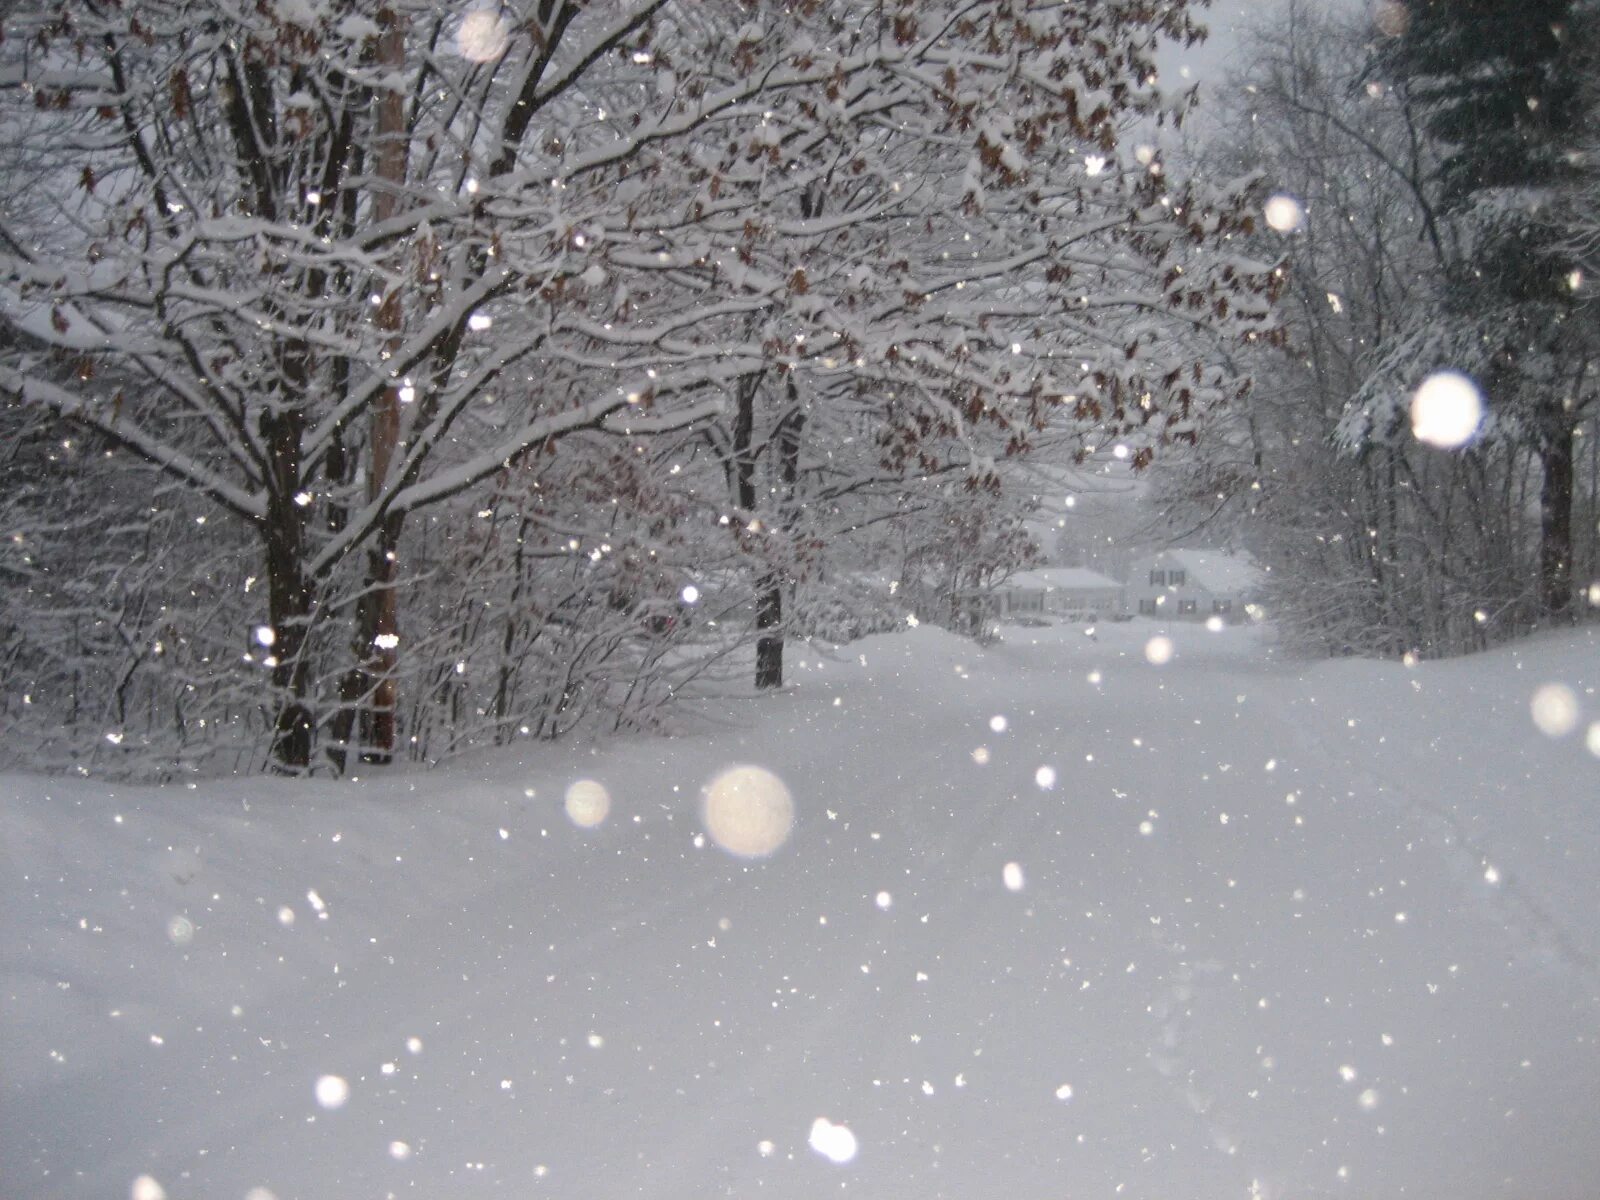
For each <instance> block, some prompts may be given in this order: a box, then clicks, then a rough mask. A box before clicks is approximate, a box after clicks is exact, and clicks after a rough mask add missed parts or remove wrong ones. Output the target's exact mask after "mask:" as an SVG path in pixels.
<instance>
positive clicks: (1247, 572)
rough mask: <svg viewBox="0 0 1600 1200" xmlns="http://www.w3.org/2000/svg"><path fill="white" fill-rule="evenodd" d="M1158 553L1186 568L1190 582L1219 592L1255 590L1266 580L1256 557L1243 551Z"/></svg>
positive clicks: (1169, 563)
mask: <svg viewBox="0 0 1600 1200" xmlns="http://www.w3.org/2000/svg"><path fill="white" fill-rule="evenodd" d="M1161 557H1163V558H1164V559H1166V562H1167V565H1168V566H1169V567H1171V566H1177V567H1181V568H1182V569H1183V570H1185V571H1187V572H1188V573H1189V580H1190V582H1192V583H1197V584H1199V585H1200V586H1201V587H1203V588H1205V589H1206V590H1207V591H1209V592H1215V593H1217V594H1219V595H1220V594H1235V595H1237V594H1239V593H1243V592H1251V591H1255V590H1257V589H1258V588H1260V587H1262V586H1263V585H1264V584H1265V583H1266V575H1265V574H1264V573H1263V572H1262V570H1261V568H1260V567H1259V566H1257V565H1256V562H1255V560H1254V559H1252V558H1250V557H1249V556H1248V555H1244V554H1229V553H1227V552H1225V551H1222V550H1167V551H1165V552H1164V553H1163V554H1162V555H1161Z"/></svg>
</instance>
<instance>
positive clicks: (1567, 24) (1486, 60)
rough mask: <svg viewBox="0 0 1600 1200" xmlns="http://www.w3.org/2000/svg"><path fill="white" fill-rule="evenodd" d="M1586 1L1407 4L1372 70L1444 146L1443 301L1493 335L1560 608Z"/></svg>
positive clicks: (1505, 402)
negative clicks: (1535, 467) (1453, 233)
mask: <svg viewBox="0 0 1600 1200" xmlns="http://www.w3.org/2000/svg"><path fill="white" fill-rule="evenodd" d="M1583 8H1584V6H1583V5H1582V4H1580V3H1576V2H1575V0H1412V3H1410V4H1408V5H1407V6H1406V8H1405V9H1404V15H1403V17H1402V16H1398V15H1397V16H1396V17H1395V19H1394V21H1393V22H1390V23H1388V24H1389V25H1390V29H1391V31H1392V32H1394V33H1395V34H1396V36H1393V37H1392V38H1390V39H1389V40H1388V41H1387V42H1385V43H1383V44H1382V45H1381V46H1380V48H1379V51H1378V57H1377V70H1378V73H1379V74H1381V75H1382V76H1384V77H1386V78H1388V79H1390V80H1393V81H1395V82H1396V83H1398V84H1399V85H1401V86H1403V87H1405V88H1407V89H1408V90H1409V92H1410V95H1411V98H1412V99H1413V100H1414V101H1415V102H1416V103H1418V104H1419V105H1420V106H1421V107H1422V108H1423V110H1424V112H1425V113H1426V114H1427V116H1426V119H1425V128H1426V130H1427V132H1428V133H1429V134H1431V135H1432V137H1433V138H1435V139H1436V140H1437V141H1438V142H1439V143H1441V144H1442V147H1443V156H1442V161H1441V163H1440V165H1439V167H1438V170H1437V182H1438V183H1439V184H1440V189H1441V197H1442V203H1443V205H1444V207H1445V208H1446V209H1447V210H1450V211H1454V212H1457V213H1460V214H1463V215H1465V216H1467V217H1468V218H1469V221H1468V224H1469V226H1470V227H1471V228H1472V229H1473V230H1474V231H1475V236H1474V239H1473V244H1472V246H1471V249H1470V252H1469V253H1468V254H1467V255H1466V256H1465V257H1464V258H1463V259H1462V260H1461V262H1460V264H1459V269H1458V270H1457V272H1456V273H1455V278H1453V279H1452V280H1451V286H1450V289H1449V292H1448V298H1447V304H1448V305H1449V306H1450V307H1452V308H1454V309H1456V310H1457V311H1458V312H1461V311H1464V312H1465V313H1467V314H1472V315H1475V316H1477V317H1479V318H1482V317H1485V316H1490V317H1492V318H1493V319H1494V320H1493V323H1494V324H1495V325H1496V327H1497V328H1498V329H1499V330H1501V331H1502V336H1501V337H1498V338H1497V339H1495V340H1496V342H1497V343H1498V344H1496V345H1494V346H1489V347H1485V349H1486V350H1487V357H1486V359H1485V361H1486V362H1487V364H1488V367H1487V370H1486V371H1485V372H1484V375H1485V378H1484V380H1483V382H1484V383H1485V384H1486V385H1487V386H1488V387H1489V389H1490V392H1491V398H1492V400H1493V401H1494V402H1495V403H1496V405H1497V407H1499V408H1500V409H1501V412H1502V418H1503V419H1506V420H1508V421H1509V422H1510V423H1512V424H1513V425H1514V426H1515V427H1516V428H1517V430H1518V432H1519V434H1520V435H1521V436H1522V437H1524V438H1525V439H1526V440H1527V443H1528V445H1529V446H1530V448H1531V449H1532V450H1533V452H1534V454H1535V455H1536V457H1537V458H1538V460H1539V464H1540V467H1541V469H1542V473H1543V481H1542V485H1541V489H1540V523H1541V530H1540V552H1539V575H1540V602H1541V606H1542V607H1543V609H1544V611H1545V612H1546V613H1547V614H1548V615H1549V616H1551V617H1557V618H1559V617H1563V616H1564V615H1565V614H1567V613H1568V611H1569V610H1570V608H1571V604H1572V594H1573V586H1572V583H1573V580H1572V553H1573V532H1572V507H1573V470H1574V469H1573V443H1574V431H1575V429H1576V427H1577V425H1578V424H1579V422H1580V420H1581V418H1582V413H1583V410H1584V408H1585V406H1586V404H1588V403H1592V390H1593V388H1592V381H1591V380H1590V374H1591V372H1590V368H1589V362H1590V359H1591V358H1592V355H1593V350H1594V339H1593V337H1592V336H1590V331H1588V330H1587V329H1585V328H1584V327H1583V325H1582V323H1580V322H1578V321H1575V320H1573V319H1572V315H1573V308H1572V300H1573V292H1574V291H1575V288H1576V284H1577V282H1578V281H1579V280H1580V278H1581V277H1580V276H1578V275H1575V274H1574V269H1575V268H1574V264H1573V257H1572V251H1571V246H1572V237H1571V231H1570V230H1569V229H1568V228H1567V227H1566V225H1565V223H1564V222H1563V219H1562V217H1561V215H1560V214H1561V213H1562V212H1563V211H1564V209H1563V206H1562V205H1561V204H1560V203H1559V200H1560V197H1561V196H1562V194H1563V193H1564V192H1566V191H1568V190H1570V189H1571V188H1572V187H1573V186H1574V185H1575V184H1577V183H1578V182H1579V179H1580V175H1581V172H1582V171H1583V169H1584V167H1583V159H1582V156H1581V154H1580V153H1579V152H1578V151H1579V140H1580V138H1581V136H1582V134H1583V131H1584V127H1585V124H1586V123H1585V121H1584V86H1583V84H1584V68H1583V64H1584V61H1585V59H1586V57H1587V55H1586V54H1585V49H1584V47H1585V44H1586V42H1587V41H1588V40H1589V39H1588V37H1587V36H1586V35H1585V34H1584V29H1585V27H1586V26H1587V24H1588V22H1587V20H1585V19H1584V12H1583Z"/></svg>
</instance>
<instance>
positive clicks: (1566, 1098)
mask: <svg viewBox="0 0 1600 1200" xmlns="http://www.w3.org/2000/svg"><path fill="white" fill-rule="evenodd" d="M1157 632H1158V630H1157V627H1155V626H1153V625H1149V624H1146V623H1143V622H1134V623H1132V624H1129V625H1121V626H1104V627H1102V628H1101V629H1099V630H1098V631H1097V640H1091V639H1090V638H1088V637H1086V636H1085V635H1084V632H1083V631H1082V630H1081V629H1046V630H1020V629H1019V630H1011V631H1009V632H1008V636H1007V640H1006V642H1005V643H1004V644H1002V645H999V646H995V647H990V648H986V649H985V648H978V647H974V646H972V645H970V644H967V643H964V642H961V641H958V640H956V639H954V638H952V637H949V636H948V635H945V634H942V633H940V632H938V631H934V630H929V629H927V628H923V629H918V630H913V631H909V632H907V633H906V634H904V635H901V636H894V637H880V638H875V639H872V640H869V641H867V642H864V643H861V644H860V645H858V646H852V647H850V648H848V650H847V651H845V652H843V654H842V656H841V657H840V658H839V659H828V660H824V659H821V658H819V657H818V655H817V654H815V653H802V654H801V655H800V658H801V659H802V660H803V661H802V662H800V663H793V662H792V663H791V668H792V676H793V679H794V686H793V687H792V688H791V689H790V690H789V691H788V692H786V693H784V694H782V695H779V696H774V697H770V698H767V699H764V700H762V701H760V702H759V703H756V704H747V705H745V706H744V707H743V708H742V709H740V710H736V711H735V710H730V712H729V714H728V720H727V721H726V722H718V723H708V725H707V728H706V731H705V732H702V733H696V734H686V735H685V736H682V737H679V738H675V739H670V740H662V739H656V740H650V739H638V740H630V741H626V742H622V743H616V744H610V745H605V746H601V747H598V748H594V749H588V748H585V747H582V746H576V745H564V746H558V747H555V748H550V747H545V746H531V747H529V748H528V749H527V752H526V754H525V756H523V758H522V759H521V760H520V761H519V760H518V759H517V758H516V757H505V756H502V757H495V758H490V759H485V760H483V761H481V762H478V763H474V764H465V765H456V766H453V767H450V768H448V769H444V770H440V771H437V772H434V773H431V774H410V775H398V776H389V777H385V778H381V779H374V780H371V781H363V782H359V783H355V784H342V785H341V784H313V785H295V784H291V783H287V782H283V781H278V780H271V779H239V780H231V781H225V782H218V783H206V784H201V785H198V786H191V787H183V786H179V787H174V788H171V789H164V790H155V789H137V788H125V787H116V788H112V787H108V786H105V785H101V784H96V783H92V782H86V781H69V780H55V779H51V780H43V779H35V778H28V777H20V776H9V777H0V802H3V804H0V855H3V858H0V1005H3V1008H0V1064H3V1065H0V1195H4V1196H5V1197H7V1198H8V1200H33V1198H35V1197H63V1198H65V1197H73V1198H77V1197H93V1198H99V1197H107V1198H115V1200H121V1198H123V1197H128V1196H130V1195H131V1196H134V1197H136V1198H138V1200H147V1198H148V1197H155V1196H158V1195H161V1194H163V1193H164V1194H165V1195H166V1196H167V1197H170V1198H171V1200H185V1198H193V1200H243V1198H245V1197H247V1196H248V1197H250V1200H264V1198H265V1197H266V1196H267V1195H269V1194H270V1195H271V1196H274V1197H277V1198H278V1200H293V1198H297V1197H298V1198H302V1200H356V1198H361V1197H375V1198H382V1197H387V1196H395V1197H410V1196H415V1197H425V1198H428V1200H434V1198H449V1200H456V1198H470V1197H518V1198H521V1197H535V1196H539V1195H548V1196H551V1197H561V1198H571V1200H588V1198H593V1200H621V1198H624V1197H648V1198H651V1200H670V1198H676V1197H684V1198H689V1197H695V1198H699V1197H709V1196H724V1195H726V1196H738V1197H754V1196H770V1197H776V1198H789V1197H793V1198H796V1200H799V1198H805V1200H812V1198H814V1197H818V1196H822V1195H829V1194H842V1195H846V1196H851V1195H854V1196H863V1197H873V1198H882V1200H928V1198H932V1197H962V1198H965V1197H971V1198H975V1200H989V1198H994V1197H1016V1198H1018V1200H1023V1198H1031V1197H1072V1198H1082V1197H1107V1198H1111V1197H1118V1196H1120V1197H1181V1198H1183V1200H1208V1198H1210V1197H1244V1196H1248V1195H1250V1194H1251V1192H1252V1189H1254V1190H1255V1191H1256V1192H1258V1193H1259V1194H1260V1195H1264V1196H1268V1197H1279V1198H1287V1197H1313V1196H1329V1197H1351V1198H1356V1197H1361V1198H1366V1197H1373V1198H1377V1197H1418V1198H1438V1200H1445V1198H1449V1200H1478V1198H1484V1200H1487V1198H1490V1197H1495V1198H1507V1200H1511V1198H1515V1200H1539V1198H1547V1200H1579V1198H1581V1197H1592V1196H1594V1195H1596V1194H1597V1189H1600V1124H1597V1121H1600V1117H1597V1113H1600V968H1597V963H1600V755H1597V752H1600V727H1592V726H1591V723H1594V722H1600V698H1597V696H1596V687H1597V685H1600V632H1597V631H1595V630H1593V629H1591V630H1589V631H1587V632H1579V633H1572V634H1566V635H1561V636H1550V637H1547V638H1545V639H1542V640H1538V641H1535V642H1532V643H1529V644H1527V645H1524V646H1522V647H1519V648H1516V649H1511V650H1504V651H1500V652H1497V653H1494V654H1490V655H1486V656H1482V657H1479V658H1475V659H1471V660H1463V661H1457V662H1448V663H1438V664H1431V663H1425V664H1422V665H1419V666H1415V667H1409V668H1408V667H1405V666H1402V665H1400V664H1373V663H1367V662H1356V661H1346V662H1337V663H1321V664H1314V665H1307V664H1303V663H1293V662H1288V661H1281V660H1275V659H1274V658H1273V657H1272V656H1271V654H1270V653H1269V644H1268V639H1267V638H1266V637H1265V636H1264V635H1263V634H1262V632H1261V631H1259V630H1251V629H1230V630H1227V631H1224V632H1221V633H1210V632H1207V631H1205V630H1204V629H1201V628H1198V627H1186V628H1176V629H1173V630H1171V631H1169V632H1170V635H1171V638H1172V640H1173V642H1174V648H1175V655H1174V656H1173V658H1172V660H1171V661H1170V662H1167V663H1165V664H1163V665H1156V664H1153V663H1151V662H1149V661H1147V658H1146V655H1145V647H1146V642H1147V640H1148V639H1149V638H1151V637H1152V635H1154V634H1156V633H1157ZM1548 684H1561V685H1564V686H1565V687H1566V688H1567V689H1569V691H1567V692H1559V691H1558V692H1548V691H1544V692H1541V691H1540V689H1541V688H1543V687H1544V686H1545V685H1548ZM1536 694H1538V695H1539V697H1540V700H1539V706H1538V707H1539V713H1538V717H1539V722H1541V723H1542V724H1543V725H1544V726H1545V728H1547V729H1550V730H1552V731H1554V732H1555V734H1557V736H1552V735H1551V734H1548V733H1546V732H1542V731H1541V729H1540V728H1539V727H1537V725H1536V722H1535V720H1534V714H1533V711H1532V709H1531V707H1530V705H1531V704H1532V702H1533V699H1534V697H1535V695H1536ZM1569 726H1570V727H1571V731H1570V732H1567V733H1565V734H1561V733H1560V731H1561V730H1562V729H1564V728H1567V727H1569ZM1586 740H1587V742H1588V743H1589V744H1588V745H1586ZM734 763H745V764H757V765H760V766H762V767H764V768H766V769H767V770H770V771H771V772H773V773H774V774H775V775H776V776H778V777H779V778H781V779H782V780H783V781H784V782H785V783H786V784H787V786H788V788H789V790H790V792H791V793H792V797H793V804H794V808H795V813H796V817H795V823H794V829H793V833H792V836H791V837H790V838H789V840H788V842H787V843H786V844H785V845H783V846H782V847H781V848H780V849H778V850H777V851H776V853H774V854H773V855H771V856H770V857H768V858H765V859H761V860H745V859H739V858H737V857H735V856H733V855H731V854H729V853H727V852H726V851H724V850H722V849H720V848H718V847H717V846H716V845H715V844H714V843H713V842H712V841H711V840H709V839H708V838H707V837H706V836H705V833H704V829H703V825H702V817H701V810H700V803H701V793H702V788H703V787H704V785H705V784H706V783H707V781H709V780H711V779H712V778H713V777H714V776H716V775H717V774H718V773H719V772H720V771H721V770H723V769H724V768H726V767H728V766H729V765H730V764H734ZM579 780H591V781H594V782H597V783H599V784H601V785H603V786H604V787H605V789H606V790H607V792H608V793H609V796H610V798H611V808H610V813H609V816H608V817H607V819H606V820H605V821H604V822H603V823H602V824H600V825H599V826H598V827H596V828H593V829H585V828H581V827H579V826H578V825H576V824H575V823H574V822H573V821H572V820H570V819H569V818H568V816H567V815H566V812H565V809H564V803H563V801H564V797H565V795H566V793H567V790H568V788H569V787H570V785H572V784H573V783H574V782H577V781H579ZM591 811H592V810H591ZM346 1092H347V1095H346ZM818 1118H826V1119H827V1120H829V1121H831V1122H834V1123H837V1124H838V1125H842V1126H844V1127H847V1128H848V1130H849V1131H850V1134H851V1135H853V1140H854V1145H855V1154H854V1156H853V1158H850V1159H849V1160H848V1161H845V1162H842V1163H836V1162H834V1161H832V1160H831V1159H830V1158H829V1157H827V1156H826V1155H825V1154H823V1153H820V1152H818V1150H816V1149H814V1148H812V1146H811V1145H809V1144H808V1140H810V1139H811V1138H812V1135H813V1131H814V1130H815V1131H816V1132H817V1133H818V1135H819V1136H818V1137H817V1139H816V1140H817V1142H818V1144H819V1145H821V1146H822V1148H823V1149H824V1150H828V1151H831V1152H833V1154H834V1155H835V1156H836V1157H841V1158H842V1157H845V1155H846V1153H847V1152H848V1151H849V1150H850V1148H851V1146H850V1142H851V1138H850V1137H848V1136H846V1135H844V1134H843V1133H841V1132H839V1131H837V1130H835V1131H834V1132H833V1134H832V1136H831V1140H830V1139H829V1138H828V1137H824V1136H820V1135H822V1134H825V1133H827V1129H826V1127H823V1126H819V1125H816V1122H817V1120H818ZM253 1189H265V1190H253Z"/></svg>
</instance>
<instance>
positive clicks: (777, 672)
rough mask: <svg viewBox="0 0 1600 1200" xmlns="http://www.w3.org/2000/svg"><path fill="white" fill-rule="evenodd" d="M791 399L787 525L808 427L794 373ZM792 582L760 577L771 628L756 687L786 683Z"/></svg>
mask: <svg viewBox="0 0 1600 1200" xmlns="http://www.w3.org/2000/svg"><path fill="white" fill-rule="evenodd" d="M788 386H789V402H790V403H791V404H792V405H794V407H793V408H791V409H790V411H789V414H788V415H787V416H786V417H785V418H784V419H783V422H782V423H781V424H780V425H779V426H778V430H777V433H776V435H775V436H776V442H777V445H776V450H777V454H778V480H779V483H780V484H781V485H782V487H783V497H782V506H781V507H782V511H783V525H784V528H785V529H790V528H793V526H794V521H795V518H796V516H797V515H798V514H797V513H796V511H795V486H796V484H797V482H798V481H799V478H800V434H801V432H802V431H803V430H804V429H805V423H806V415H805V413H804V412H802V411H801V410H800V408H799V391H798V389H797V388H796V387H795V383H794V377H793V376H792V375H791V376H790V377H789V385H788ZM788 585H789V580H787V579H786V578H785V577H784V575H783V573H782V572H781V571H769V572H768V573H767V574H766V576H765V577H763V579H762V581H761V594H760V597H759V599H758V601H757V607H756V628H757V629H758V630H771V631H772V632H770V633H767V634H764V635H763V636H762V637H761V639H760V640H759V641H757V642H756V687H757V688H778V687H782V686H783V646H784V636H783V594H784V591H785V590H786V589H787V587H788Z"/></svg>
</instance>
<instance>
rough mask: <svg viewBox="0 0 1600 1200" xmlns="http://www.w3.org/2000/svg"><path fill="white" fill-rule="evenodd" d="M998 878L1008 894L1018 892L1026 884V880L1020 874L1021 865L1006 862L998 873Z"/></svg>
mask: <svg viewBox="0 0 1600 1200" xmlns="http://www.w3.org/2000/svg"><path fill="white" fill-rule="evenodd" d="M1000 878H1001V880H1002V881H1003V882H1004V883H1005V885H1006V890H1007V891H1010V892H1020V891H1021V890H1022V888H1023V885H1024V884H1025V883H1027V878H1026V877H1025V876H1024V875H1023V873H1022V864H1021V863H1014V862H1008V863H1007V864H1006V865H1005V868H1004V869H1003V870H1002V871H1001V872H1000Z"/></svg>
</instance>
